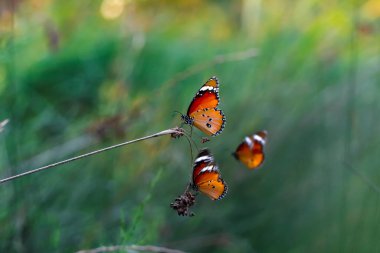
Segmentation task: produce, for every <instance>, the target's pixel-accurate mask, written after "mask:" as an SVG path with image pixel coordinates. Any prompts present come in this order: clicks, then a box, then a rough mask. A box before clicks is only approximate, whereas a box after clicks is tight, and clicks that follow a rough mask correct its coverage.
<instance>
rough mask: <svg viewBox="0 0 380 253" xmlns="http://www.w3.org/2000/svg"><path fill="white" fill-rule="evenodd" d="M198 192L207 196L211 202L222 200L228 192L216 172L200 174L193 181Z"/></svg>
mask: <svg viewBox="0 0 380 253" xmlns="http://www.w3.org/2000/svg"><path fill="white" fill-rule="evenodd" d="M194 183H195V185H196V186H197V188H198V190H199V191H200V192H202V193H204V194H205V195H207V196H208V197H209V198H211V199H212V200H219V199H222V198H223V197H224V196H225V195H226V193H227V190H228V187H227V184H226V183H225V182H224V180H223V179H222V178H220V174H219V172H217V171H205V172H202V173H200V174H199V175H198V176H197V177H196V179H195V182H194Z"/></svg>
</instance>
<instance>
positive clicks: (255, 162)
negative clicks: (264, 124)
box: [233, 130, 268, 169]
mask: <svg viewBox="0 0 380 253" xmlns="http://www.w3.org/2000/svg"><path fill="white" fill-rule="evenodd" d="M267 134H268V133H267V131H265V130H263V131H259V132H256V133H255V134H253V135H251V136H246V137H245V138H244V141H243V142H242V143H241V144H240V145H239V146H238V147H237V149H236V151H235V152H234V153H233V155H234V156H235V158H236V159H237V160H239V161H241V162H242V163H243V164H244V165H246V166H247V167H248V168H249V169H257V168H258V167H260V165H262V164H263V162H264V159H265V155H264V146H265V144H266V140H267Z"/></svg>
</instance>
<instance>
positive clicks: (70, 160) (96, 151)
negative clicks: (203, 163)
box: [0, 129, 181, 184]
mask: <svg viewBox="0 0 380 253" xmlns="http://www.w3.org/2000/svg"><path fill="white" fill-rule="evenodd" d="M169 134H181V132H179V131H178V130H175V129H167V130H164V131H161V132H158V133H155V134H152V135H148V136H145V137H142V138H138V139H135V140H131V141H126V142H123V143H120V144H116V145H113V146H110V147H106V148H103V149H98V150H95V151H92V152H90V153H86V154H83V155H80V156H76V157H73V158H69V159H66V160H63V161H60V162H57V163H53V164H49V165H46V166H43V167H40V168H37V169H34V170H30V171H26V172H24V173H21V174H17V175H14V176H11V177H8V178H4V179H1V180H0V184H2V183H5V182H7V181H11V180H14V179H16V178H19V177H23V176H27V175H30V174H33V173H37V172H40V171H43V170H47V169H50V168H53V167H57V166H59V165H62V164H65V163H69V162H73V161H76V160H79V159H82V158H85V157H88V156H92V155H96V154H99V153H101V152H104V151H107V150H111V149H114V148H118V147H122V146H125V145H129V144H132V143H135V142H139V141H144V140H147V139H151V138H155V137H159V136H163V135H169Z"/></svg>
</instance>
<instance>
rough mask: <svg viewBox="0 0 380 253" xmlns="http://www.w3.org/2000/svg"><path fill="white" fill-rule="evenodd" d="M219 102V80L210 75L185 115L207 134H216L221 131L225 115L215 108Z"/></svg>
mask: <svg viewBox="0 0 380 253" xmlns="http://www.w3.org/2000/svg"><path fill="white" fill-rule="evenodd" d="M218 104H219V82H218V79H217V78H216V77H211V78H210V79H209V80H208V81H207V82H206V83H205V84H204V85H203V86H202V87H201V88H200V89H199V91H198V93H197V94H196V95H195V97H194V98H193V101H192V102H191V103H190V106H189V109H188V110H187V117H188V118H190V119H191V121H192V123H193V124H194V126H195V127H197V128H198V129H200V130H201V131H202V132H204V133H206V134H207V135H218V134H220V133H221V132H222V131H223V128H224V125H225V116H224V114H223V112H222V111H221V110H219V109H217V106H218Z"/></svg>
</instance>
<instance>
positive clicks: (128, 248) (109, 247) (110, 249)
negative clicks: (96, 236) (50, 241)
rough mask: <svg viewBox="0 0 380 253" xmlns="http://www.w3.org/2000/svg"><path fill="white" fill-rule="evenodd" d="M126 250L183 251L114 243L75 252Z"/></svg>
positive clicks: (92, 252)
mask: <svg viewBox="0 0 380 253" xmlns="http://www.w3.org/2000/svg"><path fill="white" fill-rule="evenodd" d="M128 250H135V251H148V252H161V253H185V252H184V251H181V250H175V249H168V248H164V247H158V246H150V245H147V246H138V245H130V246H123V245H116V246H108V247H105V246H104V247H99V248H95V249H88V250H80V251H77V252H76V253H101V252H114V251H128Z"/></svg>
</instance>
